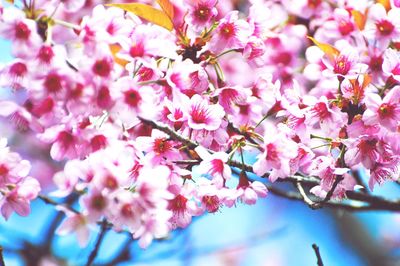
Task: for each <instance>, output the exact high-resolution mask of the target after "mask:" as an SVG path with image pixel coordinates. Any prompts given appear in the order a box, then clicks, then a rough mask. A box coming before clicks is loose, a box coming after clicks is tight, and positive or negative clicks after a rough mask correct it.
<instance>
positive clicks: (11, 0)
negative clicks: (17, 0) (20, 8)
mask: <svg viewBox="0 0 400 266" xmlns="http://www.w3.org/2000/svg"><path fill="white" fill-rule="evenodd" d="M6 2H8V3H10V4H14V0H6Z"/></svg>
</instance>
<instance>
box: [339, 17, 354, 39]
mask: <svg viewBox="0 0 400 266" xmlns="http://www.w3.org/2000/svg"><path fill="white" fill-rule="evenodd" d="M353 30H354V26H353V23H351V22H349V21H345V20H342V21H341V22H340V23H339V31H340V33H341V34H342V35H343V36H345V35H348V34H349V33H351V32H352V31H353Z"/></svg>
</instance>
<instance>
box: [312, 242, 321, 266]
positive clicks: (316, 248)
mask: <svg viewBox="0 0 400 266" xmlns="http://www.w3.org/2000/svg"><path fill="white" fill-rule="evenodd" d="M312 248H313V249H314V251H315V255H316V256H317V265H318V266H324V263H323V261H322V258H321V254H320V253H319V247H318V246H317V244H312Z"/></svg>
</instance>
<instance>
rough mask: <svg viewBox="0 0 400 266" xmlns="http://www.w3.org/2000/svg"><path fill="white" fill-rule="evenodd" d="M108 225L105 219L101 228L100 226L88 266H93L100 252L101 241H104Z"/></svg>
mask: <svg viewBox="0 0 400 266" xmlns="http://www.w3.org/2000/svg"><path fill="white" fill-rule="evenodd" d="M107 226H108V223H107V220H106V219H103V222H102V224H101V228H100V233H99V235H98V237H97V240H96V244H95V245H94V248H93V250H92V252H91V253H90V255H89V258H88V260H87V263H86V266H91V265H92V263H93V262H94V259H95V258H96V256H97V253H98V252H99V249H100V246H101V242H102V241H103V239H104V236H105V235H106V232H107Z"/></svg>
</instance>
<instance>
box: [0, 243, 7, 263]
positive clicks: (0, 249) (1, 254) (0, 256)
mask: <svg viewBox="0 0 400 266" xmlns="http://www.w3.org/2000/svg"><path fill="white" fill-rule="evenodd" d="M0 266H6V263H5V262H4V258H3V247H2V246H0Z"/></svg>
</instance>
